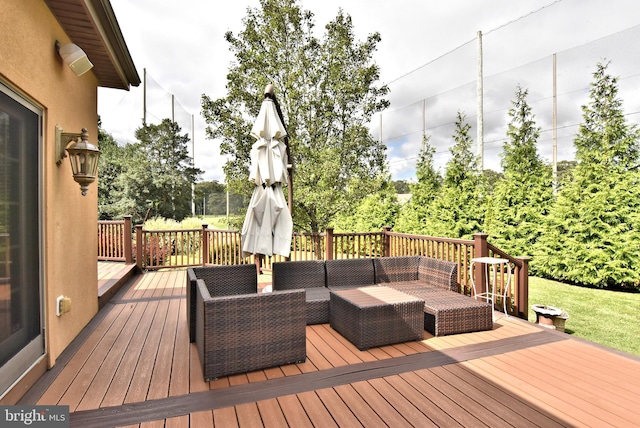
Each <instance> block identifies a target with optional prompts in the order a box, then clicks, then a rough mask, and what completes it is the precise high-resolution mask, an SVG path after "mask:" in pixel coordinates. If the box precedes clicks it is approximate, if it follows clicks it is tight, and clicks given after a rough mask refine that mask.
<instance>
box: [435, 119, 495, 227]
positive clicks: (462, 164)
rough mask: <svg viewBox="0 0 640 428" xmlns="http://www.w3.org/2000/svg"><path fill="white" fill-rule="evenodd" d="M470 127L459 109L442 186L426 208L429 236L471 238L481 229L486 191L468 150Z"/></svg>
mask: <svg viewBox="0 0 640 428" xmlns="http://www.w3.org/2000/svg"><path fill="white" fill-rule="evenodd" d="M470 129H471V125H469V124H468V123H466V116H465V114H464V113H463V112H458V115H457V118H456V122H455V130H454V133H453V139H454V144H453V146H452V147H451V149H450V151H451V159H450V160H449V162H447V166H446V171H445V176H444V181H443V185H442V188H441V189H440V191H439V192H438V195H437V196H436V198H435V199H434V200H433V202H432V203H431V204H430V205H429V209H428V214H427V218H426V226H425V233H426V234H428V235H435V236H447V237H453V238H463V237H464V238H470V237H471V236H472V235H473V234H474V233H476V232H480V231H481V226H482V224H483V222H484V200H485V195H486V191H485V189H484V186H483V180H482V175H481V174H480V173H479V172H478V162H477V158H476V157H475V156H474V155H473V153H472V152H471V146H472V143H473V140H472V139H471V136H470V135H469V130H470Z"/></svg>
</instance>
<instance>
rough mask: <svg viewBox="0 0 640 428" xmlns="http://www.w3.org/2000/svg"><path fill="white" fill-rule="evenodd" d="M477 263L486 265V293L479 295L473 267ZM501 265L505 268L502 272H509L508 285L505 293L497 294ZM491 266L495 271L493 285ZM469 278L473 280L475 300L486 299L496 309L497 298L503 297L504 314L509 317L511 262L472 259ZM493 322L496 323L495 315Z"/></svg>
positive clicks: (482, 258)
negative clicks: (497, 275)
mask: <svg viewBox="0 0 640 428" xmlns="http://www.w3.org/2000/svg"><path fill="white" fill-rule="evenodd" d="M476 263H482V264H484V269H485V275H484V278H485V291H484V292H483V293H478V291H477V290H476V283H475V281H474V279H473V266H474V265H475V264H476ZM500 265H503V266H504V267H503V268H502V272H504V270H505V269H506V270H507V283H506V284H505V286H504V292H503V293H497V292H496V271H497V270H498V266H500ZM489 266H491V267H492V269H493V280H492V281H491V284H490V281H489ZM469 277H470V278H471V284H472V285H473V294H474V295H475V298H476V299H478V298H480V299H485V300H486V301H487V302H491V308H492V309H493V308H494V307H495V303H496V302H495V301H496V297H497V296H500V297H502V303H503V306H504V314H505V316H507V317H509V314H508V312H507V295H508V294H509V285H510V284H511V268H510V267H509V260H507V259H502V258H498V257H476V258H473V259H471V265H470V266H469ZM489 290H491V291H489ZM493 320H494V321H495V314H494V315H493Z"/></svg>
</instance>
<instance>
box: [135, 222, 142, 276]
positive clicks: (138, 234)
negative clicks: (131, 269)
mask: <svg viewBox="0 0 640 428" xmlns="http://www.w3.org/2000/svg"><path fill="white" fill-rule="evenodd" d="M142 254H143V248H142V225H141V224H136V266H138V269H140V270H142V267H143V266H142Z"/></svg>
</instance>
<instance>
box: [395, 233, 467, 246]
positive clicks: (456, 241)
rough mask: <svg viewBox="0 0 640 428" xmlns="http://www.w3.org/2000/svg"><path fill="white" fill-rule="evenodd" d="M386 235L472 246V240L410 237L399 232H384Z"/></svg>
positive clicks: (410, 235) (422, 236)
mask: <svg viewBox="0 0 640 428" xmlns="http://www.w3.org/2000/svg"><path fill="white" fill-rule="evenodd" d="M385 234H386V235H389V236H400V237H403V238H411V239H421V240H423V241H436V242H449V243H452V244H466V245H473V243H474V241H473V239H460V238H442V237H439V236H426V235H412V234H409V233H400V232H391V231H389V232H385Z"/></svg>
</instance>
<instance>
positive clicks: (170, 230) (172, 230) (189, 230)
mask: <svg viewBox="0 0 640 428" xmlns="http://www.w3.org/2000/svg"><path fill="white" fill-rule="evenodd" d="M142 231H143V232H145V233H170V232H202V229H164V230H147V229H144V228H143V229H142Z"/></svg>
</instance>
